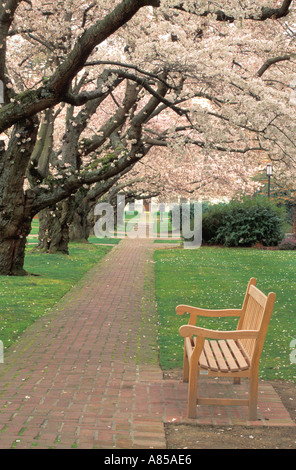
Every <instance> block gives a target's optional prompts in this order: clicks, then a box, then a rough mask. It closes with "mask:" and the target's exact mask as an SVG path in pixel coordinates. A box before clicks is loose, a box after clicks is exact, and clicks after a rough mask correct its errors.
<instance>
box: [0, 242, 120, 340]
mask: <svg viewBox="0 0 296 470" xmlns="http://www.w3.org/2000/svg"><path fill="white" fill-rule="evenodd" d="M111 249H112V247H111V246H98V245H97V246H95V245H92V244H87V243H85V244H84V243H80V244H74V243H71V244H70V255H69V256H66V255H62V254H51V255H49V254H45V253H34V252H32V251H31V250H30V248H28V250H27V254H26V258H25V269H26V270H27V271H28V272H29V273H32V274H34V275H29V276H24V277H14V276H1V283H0V305H1V310H0V340H1V341H2V342H3V344H4V348H5V349H6V348H7V347H9V346H11V345H12V344H13V343H14V342H15V341H17V339H18V337H19V336H20V334H21V333H22V332H23V331H24V330H25V329H26V328H27V327H28V326H29V325H30V324H31V323H33V322H34V321H35V320H36V319H37V318H39V317H41V316H42V315H44V314H45V313H46V312H47V311H49V310H50V309H51V308H52V307H53V306H54V304H55V303H56V302H58V301H59V300H60V299H61V297H62V296H63V295H64V294H65V293H66V292H67V291H68V290H69V289H71V287H72V286H74V285H75V284H76V283H77V282H78V281H79V279H81V277H82V276H83V274H84V273H86V272H87V271H88V270H89V269H91V268H92V266H94V265H95V264H96V263H97V262H98V261H99V260H100V259H101V258H102V257H103V256H105V254H107V253H108V252H109V251H110V250H111Z"/></svg>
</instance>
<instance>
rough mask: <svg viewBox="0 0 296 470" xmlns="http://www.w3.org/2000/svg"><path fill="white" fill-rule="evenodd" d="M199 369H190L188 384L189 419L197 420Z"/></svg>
mask: <svg viewBox="0 0 296 470" xmlns="http://www.w3.org/2000/svg"><path fill="white" fill-rule="evenodd" d="M198 375H199V368H198V367H190V370H189V384H188V410H187V415H188V418H196V404H197V403H196V401H197V378H198Z"/></svg>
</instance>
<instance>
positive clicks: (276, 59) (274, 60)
mask: <svg viewBox="0 0 296 470" xmlns="http://www.w3.org/2000/svg"><path fill="white" fill-rule="evenodd" d="M291 58H292V54H286V55H283V56H279V57H272V58H270V59H267V60H266V62H264V64H263V65H262V66H261V67H260V69H259V70H258V72H257V75H258V77H262V75H263V74H264V73H265V72H266V70H268V69H269V67H271V66H272V65H274V64H277V63H278V62H283V61H285V60H291Z"/></svg>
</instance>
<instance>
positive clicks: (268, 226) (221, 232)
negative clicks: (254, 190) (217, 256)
mask: <svg viewBox="0 0 296 470" xmlns="http://www.w3.org/2000/svg"><path fill="white" fill-rule="evenodd" d="M284 220H285V212H284V211H283V209H280V208H278V207H277V206H276V204H275V203H274V202H273V201H271V200H269V199H267V198H262V197H256V198H244V199H243V200H242V201H239V200H233V201H231V202H230V203H229V204H223V205H218V207H216V206H213V207H212V208H210V209H208V210H207V211H206V212H205V215H204V217H203V234H204V240H205V241H208V242H209V243H210V244H220V245H224V246H241V247H250V246H254V245H255V244H256V243H260V244H263V245H264V246H276V245H278V244H279V242H280V241H281V240H282V238H283V224H284Z"/></svg>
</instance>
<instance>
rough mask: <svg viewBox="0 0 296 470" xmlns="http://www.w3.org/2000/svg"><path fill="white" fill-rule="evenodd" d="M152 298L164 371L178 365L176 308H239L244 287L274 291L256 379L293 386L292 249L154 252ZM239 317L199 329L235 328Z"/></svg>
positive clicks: (295, 312) (295, 303)
mask: <svg viewBox="0 0 296 470" xmlns="http://www.w3.org/2000/svg"><path fill="white" fill-rule="evenodd" d="M154 259H155V269H156V296H157V303H158V309H159V317H160V319H159V322H160V327H159V329H160V331H159V345H160V361H161V366H162V368H163V369H169V368H174V367H182V361H183V338H181V337H180V335H179V332H178V330H179V327H180V326H181V325H182V324H183V323H187V322H188V315H187V314H185V315H184V316H183V317H179V316H178V315H176V313H175V307H176V306H177V305H178V304H189V305H190V304H191V305H195V306H201V307H204V308H225V307H230V308H231V307H232V308H235V307H240V306H241V304H242V301H243V298H244V294H245V290H246V287H247V283H248V281H249V279H250V278H251V277H256V278H257V286H258V287H259V288H260V289H261V290H263V292H265V293H267V292H269V291H271V290H272V291H274V292H275V293H276V294H277V300H276V304H275V307H274V311H273V315H272V318H271V323H270V327H269V331H268V334H267V338H266V342H265V346H264V350H263V353H262V357H261V363H260V364H261V365H260V376H261V377H262V378H264V379H268V380H271V379H283V380H291V381H293V382H296V364H291V363H290V358H289V355H290V352H291V351H292V350H291V349H290V342H291V341H292V340H293V339H295V338H296V296H295V292H296V289H295V287H296V276H295V273H296V254H295V252H293V251H261V250H253V249H231V248H209V247H202V248H200V249H196V250H181V249H180V250H156V251H155V255H154ZM236 323H237V319H233V318H229V319H202V318H200V319H199V325H200V326H207V327H208V328H213V329H235V328H236Z"/></svg>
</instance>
